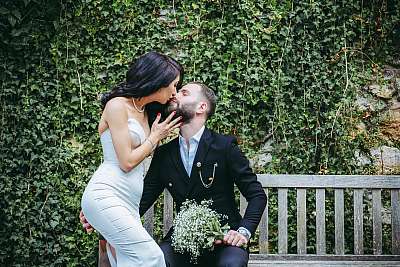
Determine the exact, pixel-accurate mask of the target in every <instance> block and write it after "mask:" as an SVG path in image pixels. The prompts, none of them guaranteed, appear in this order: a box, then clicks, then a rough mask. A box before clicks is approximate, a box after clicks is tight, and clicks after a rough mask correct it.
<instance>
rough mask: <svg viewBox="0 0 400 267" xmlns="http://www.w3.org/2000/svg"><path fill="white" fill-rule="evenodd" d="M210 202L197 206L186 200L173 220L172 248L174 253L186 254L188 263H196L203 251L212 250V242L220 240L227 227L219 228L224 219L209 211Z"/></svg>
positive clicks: (193, 202)
mask: <svg viewBox="0 0 400 267" xmlns="http://www.w3.org/2000/svg"><path fill="white" fill-rule="evenodd" d="M211 204H212V200H207V201H206V200H203V201H202V202H201V203H200V204H197V203H196V202H195V201H194V200H186V201H185V202H184V203H183V204H182V207H181V210H180V212H179V213H178V215H177V216H176V217H175V219H174V232H173V234H172V246H173V248H174V250H175V251H176V252H179V253H188V254H189V255H190V261H191V262H193V263H196V262H197V259H198V257H199V256H200V255H201V253H202V252H203V251H204V250H213V248H214V241H215V240H222V239H223V238H224V236H225V234H226V233H227V232H228V231H229V225H228V224H225V225H224V226H222V227H221V223H220V222H219V220H220V219H222V218H226V216H222V215H220V214H218V213H217V212H215V211H213V210H212V209H210V206H211Z"/></svg>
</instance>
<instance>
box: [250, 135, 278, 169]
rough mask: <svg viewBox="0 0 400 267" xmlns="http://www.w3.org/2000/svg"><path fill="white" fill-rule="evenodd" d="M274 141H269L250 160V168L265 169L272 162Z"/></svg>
mask: <svg viewBox="0 0 400 267" xmlns="http://www.w3.org/2000/svg"><path fill="white" fill-rule="evenodd" d="M272 144H273V140H272V138H271V139H268V140H267V141H266V142H265V143H264V144H263V146H262V147H261V149H260V151H259V152H258V153H257V155H256V156H255V157H253V158H252V159H250V166H252V167H255V168H263V167H265V166H266V165H267V164H268V163H271V162H272V154H271V153H272V151H273V146H272Z"/></svg>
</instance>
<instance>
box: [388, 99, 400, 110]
mask: <svg viewBox="0 0 400 267" xmlns="http://www.w3.org/2000/svg"><path fill="white" fill-rule="evenodd" d="M389 109H391V110H398V109H400V102H399V101H397V100H393V102H392V103H391V105H390V107H389Z"/></svg>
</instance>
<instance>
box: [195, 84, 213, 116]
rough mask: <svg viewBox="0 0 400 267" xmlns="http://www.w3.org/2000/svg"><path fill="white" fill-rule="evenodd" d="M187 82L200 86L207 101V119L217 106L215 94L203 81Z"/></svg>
mask: <svg viewBox="0 0 400 267" xmlns="http://www.w3.org/2000/svg"><path fill="white" fill-rule="evenodd" d="M189 84H195V85H198V86H200V88H201V90H200V91H201V94H202V95H203V97H204V98H205V100H206V101H207V103H208V110H207V119H208V118H209V117H211V116H212V115H213V114H214V113H215V108H216V106H217V96H216V95H215V93H214V91H213V90H212V89H211V88H210V87H208V86H207V85H205V84H204V83H201V82H190V83H189Z"/></svg>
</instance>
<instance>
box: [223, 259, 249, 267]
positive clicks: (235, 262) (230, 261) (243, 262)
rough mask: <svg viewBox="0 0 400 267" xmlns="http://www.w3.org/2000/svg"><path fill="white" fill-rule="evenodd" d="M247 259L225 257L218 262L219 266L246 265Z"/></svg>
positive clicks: (244, 266)
mask: <svg viewBox="0 0 400 267" xmlns="http://www.w3.org/2000/svg"><path fill="white" fill-rule="evenodd" d="M246 266H247V260H246V259H243V258H236V257H232V258H224V259H220V260H219V261H218V262H217V267H246Z"/></svg>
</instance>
